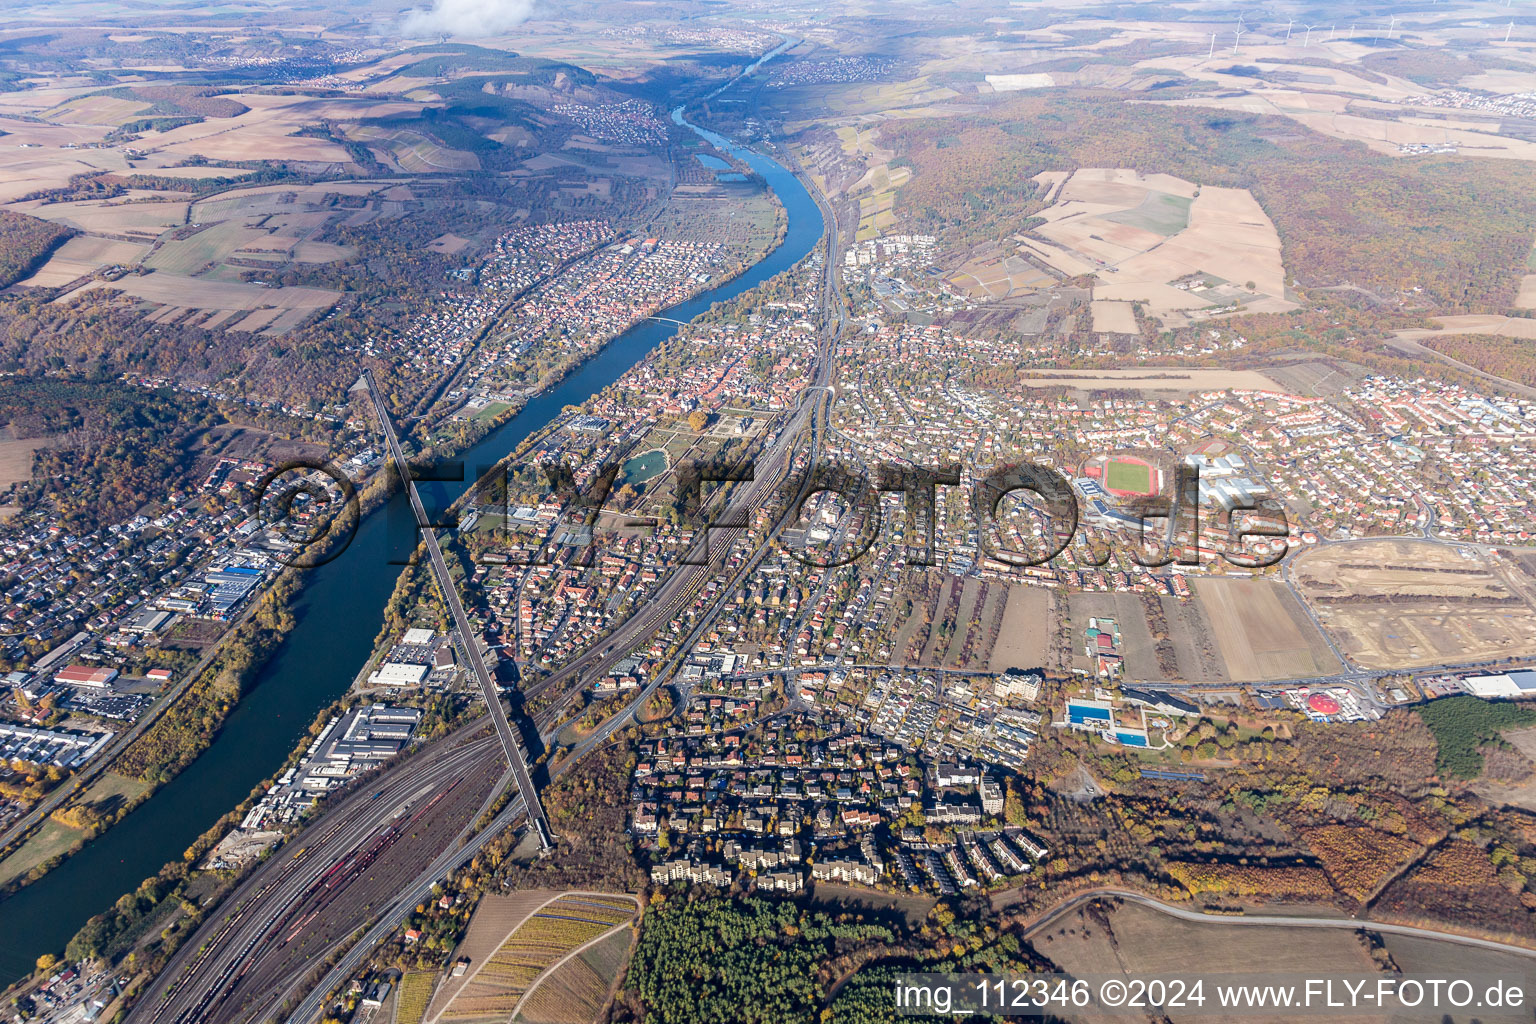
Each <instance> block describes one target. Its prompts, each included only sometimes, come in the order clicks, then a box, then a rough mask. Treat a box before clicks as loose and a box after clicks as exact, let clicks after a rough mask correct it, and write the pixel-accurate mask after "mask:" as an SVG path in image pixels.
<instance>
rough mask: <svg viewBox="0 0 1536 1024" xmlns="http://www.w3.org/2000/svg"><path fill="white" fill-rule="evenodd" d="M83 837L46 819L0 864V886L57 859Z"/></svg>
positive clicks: (50, 819) (82, 834) (80, 833)
mask: <svg viewBox="0 0 1536 1024" xmlns="http://www.w3.org/2000/svg"><path fill="white" fill-rule="evenodd" d="M84 835H85V833H83V832H80V831H78V830H76V829H72V828H66V827H65V826H63V825H60V824H59V823H58V822H56V821H54V820H53V819H52V818H48V819H46V820H45V821H44V822H43V823H42V825H40V826H38V829H37V831H36V832H34V833H33V834H32V837H31V838H30V839H28V840H27V841H26V842H25V843H22V844H21V848H20V849H18V850H17V851H16V852H15V853H13V854H11V855H10V856H9V857H7V858H6V859H5V860H4V862H0V885H5V884H8V883H9V882H11V881H12V880H13V879H16V878H20V877H21V876H22V875H25V874H26V873H27V872H28V871H31V870H32V869H33V868H35V867H37V866H38V865H39V864H41V863H42V862H43V861H45V860H51V859H52V858H54V857H57V856H58V855H59V854H61V853H63V852H65V851H66V850H68V849H69V848H70V847H71V846H73V845H75V843H76V841H78V840H79V839H81V838H82V837H83V836H84Z"/></svg>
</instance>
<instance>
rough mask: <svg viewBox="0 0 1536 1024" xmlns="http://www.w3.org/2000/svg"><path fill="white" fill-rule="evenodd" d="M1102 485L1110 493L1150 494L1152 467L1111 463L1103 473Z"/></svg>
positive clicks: (1131, 463)
mask: <svg viewBox="0 0 1536 1024" xmlns="http://www.w3.org/2000/svg"><path fill="white" fill-rule="evenodd" d="M1104 485H1105V486H1106V487H1108V488H1109V489H1110V490H1112V491H1131V492H1134V493H1136V494H1151V493H1152V467H1151V466H1143V465H1140V464H1139V463H1135V462H1111V463H1110V464H1109V466H1108V467H1107V468H1106V469H1105V471H1104Z"/></svg>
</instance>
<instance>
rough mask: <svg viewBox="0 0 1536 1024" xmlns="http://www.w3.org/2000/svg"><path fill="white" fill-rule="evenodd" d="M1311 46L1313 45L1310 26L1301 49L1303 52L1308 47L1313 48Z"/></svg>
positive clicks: (1302, 40) (1303, 38)
mask: <svg viewBox="0 0 1536 1024" xmlns="http://www.w3.org/2000/svg"><path fill="white" fill-rule="evenodd" d="M1311 45H1312V26H1311V25H1308V26H1307V34H1306V35H1305V36H1302V39H1301V48H1302V49H1303V50H1305V49H1306V48H1307V47H1308V46H1311Z"/></svg>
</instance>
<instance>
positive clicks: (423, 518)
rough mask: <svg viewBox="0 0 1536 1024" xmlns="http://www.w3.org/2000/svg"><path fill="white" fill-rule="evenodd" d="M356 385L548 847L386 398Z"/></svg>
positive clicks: (368, 374) (370, 383) (367, 373)
mask: <svg viewBox="0 0 1536 1024" xmlns="http://www.w3.org/2000/svg"><path fill="white" fill-rule="evenodd" d="M359 384H360V385H361V386H363V387H364V388H366V389H367V391H368V397H369V398H371V399H372V400H373V408H374V411H375V412H376V413H378V416H379V429H380V430H381V431H383V433H384V441H385V443H386V444H387V445H388V446H389V455H390V458H391V459H392V460H393V461H394V464H395V471H396V472H397V473H399V474H400V481H401V483H402V484H403V485H404V487H405V491H406V494H408V495H409V496H410V499H411V510H412V511H413V512H415V514H416V525H417V526H419V527H420V528H421V536H422V540H423V541H424V542H425V543H426V546H427V555H428V557H429V558H430V559H431V561H432V574H433V575H434V576H435V577H437V588H438V590H440V591H441V592H442V595H443V603H444V604H446V605H447V606H448V611H449V613H450V614H451V615H452V616H453V626H454V629H455V630H457V631H458V634H459V645H460V647H461V648H462V650H463V651H464V657H465V659H466V660H467V661H468V662H469V667H470V670H471V671H472V672H473V673H474V676H475V682H477V683H478V684H479V685H480V695H481V696H482V697H484V698H485V706H486V708H487V709H488V710H489V711H490V713H491V722H492V723H493V724H494V725H495V727H496V737H497V738H498V739H499V740H501V748H502V752H503V753H504V754H506V757H507V763H508V764H509V765H511V766H512V776H513V778H514V779H515V780H516V782H517V791H518V792H519V793H520V794H522V796H523V798H524V801H525V803H526V804H527V805H528V818H529V821H530V822H531V823H532V824H533V826H534V828H535V829H536V830H537V831H538V835H539V846H540V847H541V848H542V849H545V850H547V849H549V848H550V847H551V846H552V845H553V836H552V835H551V834H550V831H549V819H548V818H546V817H545V815H544V805H543V804H542V803H540V802H539V793H538V790H537V789H535V788H534V785H533V779H532V777H530V776H529V774H528V762H527V760H526V759H525V758H524V757H523V748H522V745H521V744H520V743H519V742H518V738H517V736H516V735H515V734H514V733H513V732H512V725H511V723H510V722H508V721H507V710H506V708H505V707H503V706H502V703H501V695H500V694H499V693H498V692H497V690H496V681H495V680H494V679H492V678H491V674H490V672H488V671H486V668H485V659H484V657H483V656H482V655H481V653H480V641H479V634H478V633H477V632H475V631H474V630H472V629H471V628H470V624H469V616H467V615H465V614H464V602H463V601H461V600H460V599H459V590H458V587H456V586H454V583H453V576H452V575H451V574H450V573H449V572H448V562H447V560H446V559H445V558H443V549H442V547H440V546H439V545H438V543H437V531H436V530H434V529H433V528H432V520H430V519H429V518H427V510H426V507H425V506H423V505H422V503H421V495H420V493H419V492H418V491H417V490H416V481H415V480H413V479H412V478H411V467H410V464H409V463H407V462H406V461H405V453H404V452H403V451H401V449H400V438H399V437H397V436H396V435H395V427H394V424H393V423H391V422H390V419H389V409H388V408H386V407H385V405H384V396H383V394H382V393H381V392H380V391H379V389H378V385H377V384H376V383H375V382H374V379H373V371H372V370H364V371H363V376H362V378H361V380H360V381H359Z"/></svg>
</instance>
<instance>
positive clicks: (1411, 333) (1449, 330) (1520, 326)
mask: <svg viewBox="0 0 1536 1024" xmlns="http://www.w3.org/2000/svg"><path fill="white" fill-rule="evenodd" d="M1532 276H1533V277H1536V275H1532ZM1530 281H1531V278H1530V277H1527V278H1525V282H1526V283H1525V284H1522V286H1521V289H1520V294H1521V295H1522V296H1525V295H1527V291H1528V290H1536V289H1531V286H1530ZM1530 298H1531V300H1532V301H1533V302H1536V295H1531V296H1530ZM1517 304H1518V303H1517ZM1434 320H1435V322H1436V323H1438V324H1439V325H1440V326H1439V327H1438V328H1436V329H1434V330H1429V329H1425V328H1415V329H1411V330H1405V331H1394V332H1393V335H1394V336H1395V337H1399V338H1404V339H1406V340H1408V341H1418V340H1420V339H1421V338H1433V337H1437V336H1439V335H1442V334H1497V335H1500V336H1501V337H1505V338H1525V339H1528V340H1536V320H1532V319H1529V318H1528V317H1523V316H1498V315H1494V314H1482V313H1468V314H1465V315H1462V316H1437V317H1435V318H1434Z"/></svg>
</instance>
